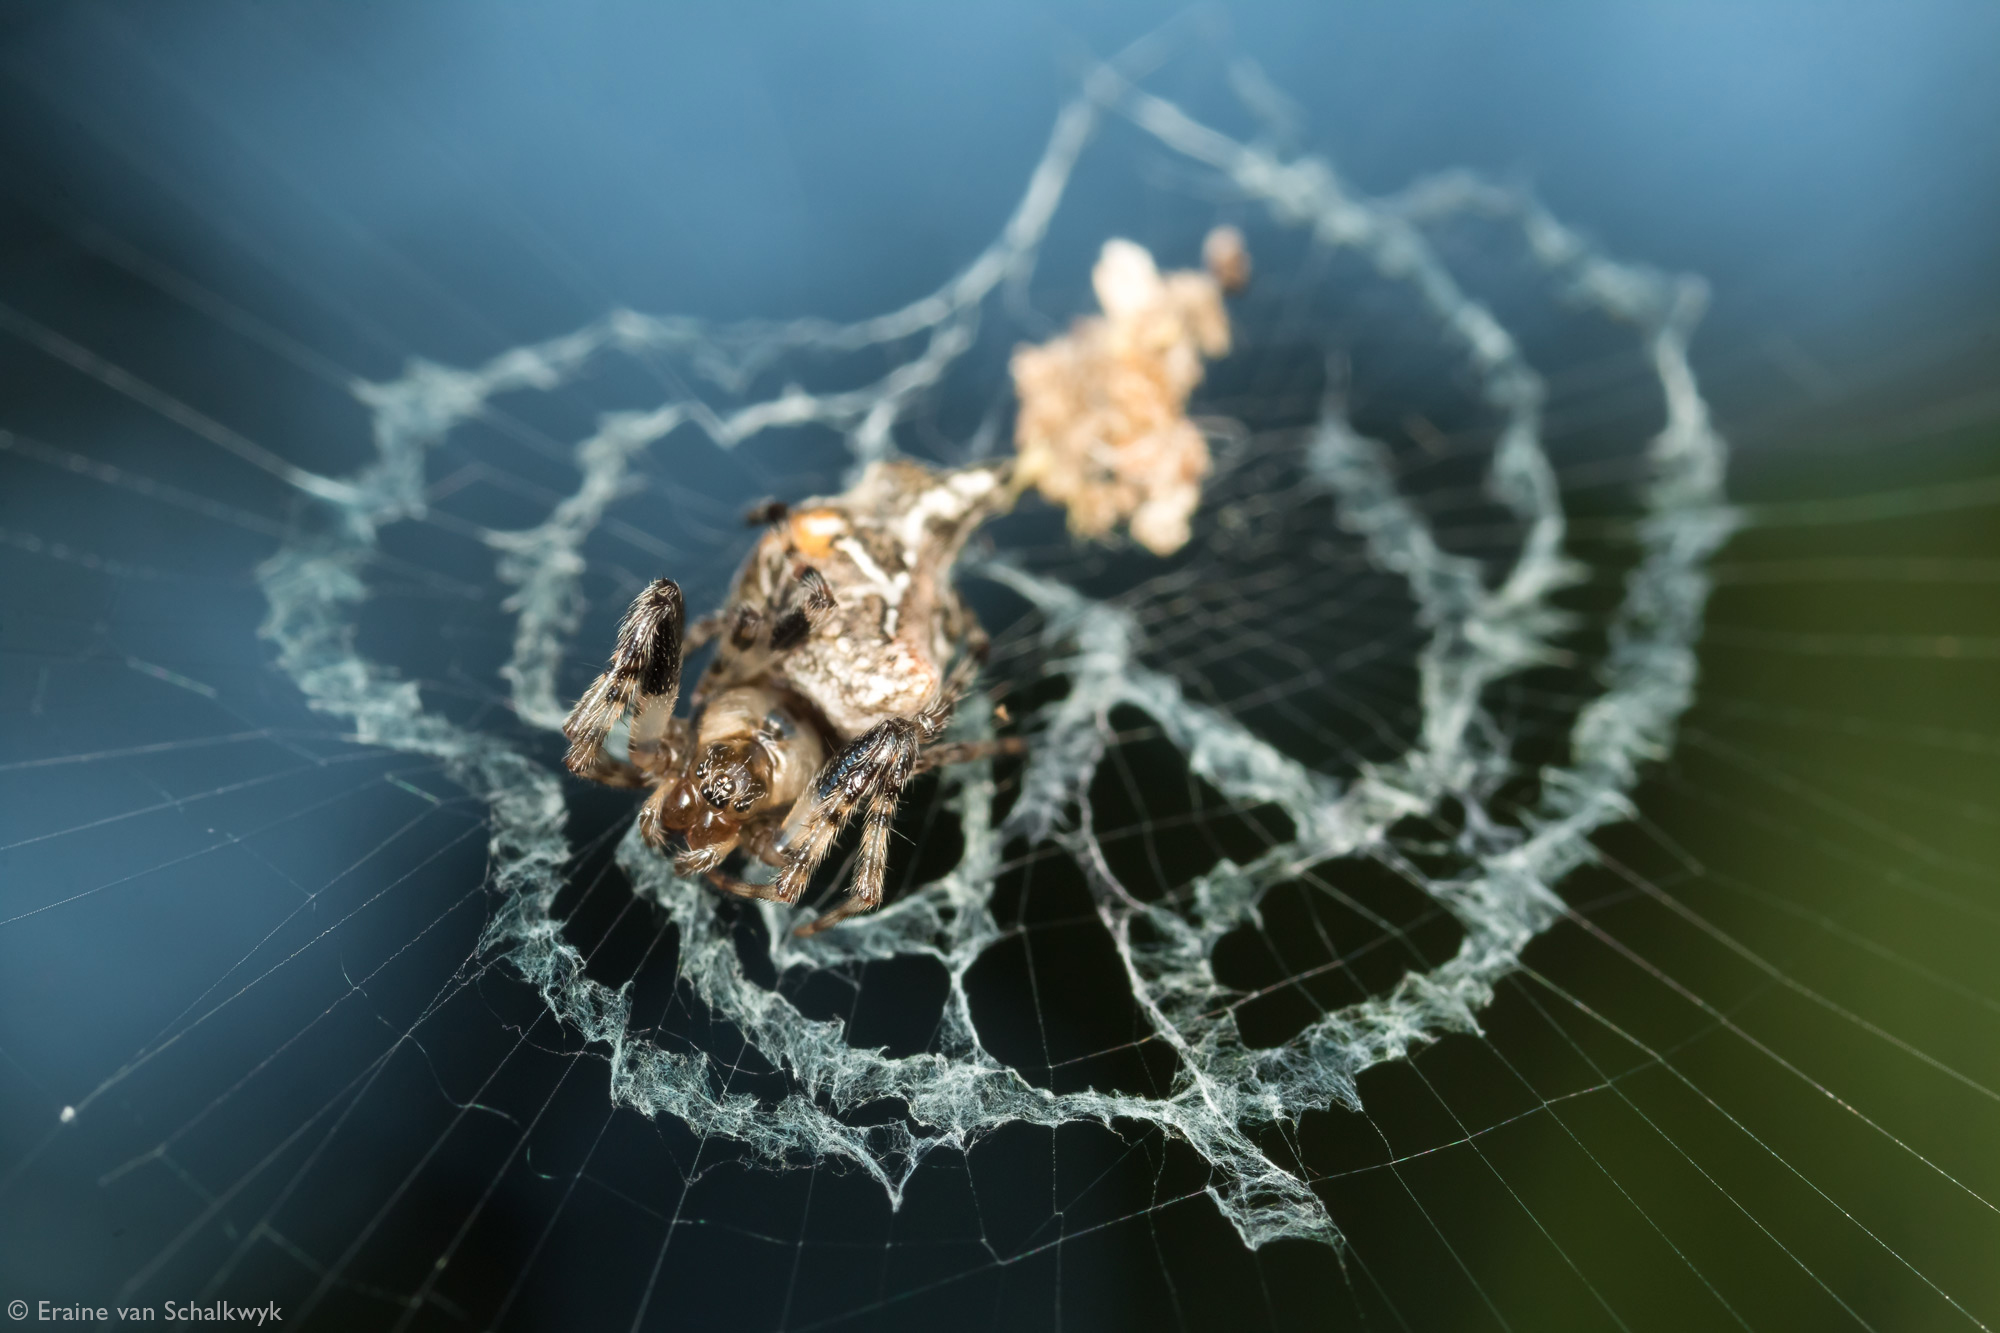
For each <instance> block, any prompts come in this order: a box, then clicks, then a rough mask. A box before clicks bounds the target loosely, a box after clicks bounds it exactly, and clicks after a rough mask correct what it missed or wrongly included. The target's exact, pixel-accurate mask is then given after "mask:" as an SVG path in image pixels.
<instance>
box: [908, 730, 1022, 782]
mask: <svg viewBox="0 0 2000 1333" xmlns="http://www.w3.org/2000/svg"><path fill="white" fill-rule="evenodd" d="M1027 748H1028V743H1027V741H1025V740H1023V739H1022V738H1021V737H1019V736H996V737H995V738H993V739H992V740H986V741H954V742H952V743H951V744H950V745H933V746H932V747H931V748H930V749H928V750H925V751H924V752H923V753H922V754H920V755H918V756H917V766H916V768H915V770H914V771H913V773H912V776H915V774H916V773H928V772H930V771H931V770H932V769H934V768H946V767H949V766H950V765H952V764H969V763H971V762H972V761H973V760H975V759H985V758H987V757H988V756H990V755H1001V754H1020V753H1021V752H1023V751H1024V750H1026V749H1027Z"/></svg>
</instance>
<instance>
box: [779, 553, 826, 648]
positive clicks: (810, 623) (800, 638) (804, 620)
mask: <svg viewBox="0 0 2000 1333" xmlns="http://www.w3.org/2000/svg"><path fill="white" fill-rule="evenodd" d="M794 586H795V587H796V588H797V589H798V590H799V594H800V595H799V597H798V600H797V601H796V602H795V603H794V604H793V605H791V606H789V607H787V608H786V609H785V610H784V611H783V612H781V613H780V614H779V616H778V618H777V620H776V621H774V622H773V623H772V625H771V649H772V651H773V652H780V653H786V652H790V651H791V650H792V649H794V648H796V647H798V646H799V645H800V644H802V643H804V642H805V641H806V639H807V637H808V636H809V635H811V633H812V632H813V629H814V628H815V627H816V626H818V624H819V623H820V622H821V621H822V620H825V619H826V615H827V612H829V611H831V610H833V607H834V601H833V589H831V588H829V587H827V586H826V576H825V575H823V574H821V573H820V572H819V571H818V570H817V569H814V568H813V567H812V566H811V565H807V566H805V567H804V568H803V569H801V570H799V571H798V579H797V583H796V584H795V585H794ZM788 600H789V599H788Z"/></svg>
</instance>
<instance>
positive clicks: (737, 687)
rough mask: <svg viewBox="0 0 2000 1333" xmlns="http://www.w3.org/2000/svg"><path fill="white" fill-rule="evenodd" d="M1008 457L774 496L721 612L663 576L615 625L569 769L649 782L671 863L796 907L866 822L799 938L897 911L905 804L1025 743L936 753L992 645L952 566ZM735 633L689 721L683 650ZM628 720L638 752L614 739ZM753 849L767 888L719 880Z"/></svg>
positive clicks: (575, 731)
mask: <svg viewBox="0 0 2000 1333" xmlns="http://www.w3.org/2000/svg"><path fill="white" fill-rule="evenodd" d="M1016 493H1017V492H1016V490H1015V488H1014V486H1013V485H1012V484H1011V481H1010V468H1009V466H1007V465H1004V464H1003V465H999V466H990V465H983V466H974V467H966V468H960V469H957V470H954V471H946V472H940V471H937V470H935V469H932V468H930V467H927V466H925V465H923V464H921V463H915V462H910V461H904V460H892V461H886V462H877V463H874V464H871V465H870V466H869V467H868V469H867V470H866V471H865V472H864V473H863V474H862V477H861V479H860V481H859V482H858V483H856V484H855V485H854V486H853V488H851V489H850V490H848V491H846V492H845V493H844V494H841V495H837V496H832V497H829V498H823V499H814V500H808V501H806V502H805V503H804V504H803V505H800V506H798V507H796V508H792V507H788V506H785V505H783V504H780V503H777V502H772V503H770V504H767V505H764V506H761V507H759V508H758V509H756V510H753V511H752V512H751V514H750V515H749V516H748V518H749V521H751V522H752V523H754V524H760V525H762V526H763V527H764V528H765V531H764V535H763V537H762V538H761V539H760V540H759V541H758V543H757V545H756V547H755V548H754V549H752V551H751V552H750V556H749V559H748V560H746V561H745V562H744V565H743V568H742V569H741V570H740V571H738V573H737V575H736V581H735V583H734V585H733V586H732V587H731V589H730V593H729V600H728V602H727V604H726V605H725V606H724V607H723V609H722V610H721V611H719V612H717V613H715V614H714V615H710V616H707V617H704V618H702V619H701V620H698V621H696V622H694V624H692V625H689V626H687V628H686V632H685V633H683V632H682V618H683V613H684V607H683V604H682V599H681V590H680V587H679V585H678V584H676V583H675V582H674V581H673V580H672V579H664V578H663V579H659V580H656V581H655V582H654V583H652V584H650V585H649V586H648V587H647V588H646V589H645V591H643V592H641V593H640V594H639V596H638V597H637V598H636V599H635V600H634V601H633V603H632V606H631V609H630V610H629V611H627V612H626V614H625V619H624V622H623V624H621V625H620V627H619V630H618V645H617V648H616V650H615V651H614V652H613V653H612V657H611V665H610V668H609V669H608V670H607V671H605V672H604V674H603V675H601V676H599V677H598V678H597V680H596V682H595V683H593V684H592V685H591V687H590V688H589V689H588V690H587V691H585V692H584V695H583V697H582V698H581V699H579V700H578V701H577V704H576V707H575V708H573V709H572V710H571V711H570V714H569V717H568V719H567V720H566V721H565V722H564V723H563V734H564V735H565V736H567V737H568V738H569V742H570V747H569V754H568V756H567V763H568V765H569V768H570V771H571V772H573V773H575V774H577V775H578V776H580V777H584V778H589V779H591V780H593V781H596V782H602V783H605V784H607V785H609V786H614V787H647V786H650V787H652V788H653V791H652V794H651V795H650V796H649V797H648V798H647V800H646V803H645V805H644V806H642V807H641V809H640V811H639V832H640V834H641V836H643V837H644V838H645V840H646V841H647V842H648V843H649V844H650V845H652V846H653V847H654V848H655V849H657V850H659V851H661V852H668V851H670V850H671V848H670V835H678V836H679V838H680V840H681V841H682V842H683V843H684V849H683V850H681V851H680V852H679V853H678V854H676V855H675V856H674V865H675V868H676V869H678V870H679V871H680V872H681V873H682V874H684V875H696V874H700V875H705V876H706V877H707V878H708V879H709V881H710V882H711V883H713V884H714V885H715V886H716V887H718V888H720V889H722V890H724V891H725V892H728V893H733V894H736V895H737V896H739V897H745V898H761V899H769V900H774V901H777V902H781V903H787V904H790V903H796V902H798V900H799V897H800V895H801V894H802V893H804V891H805V888H806V885H807V883H808V881H810V880H811V878H812V875H813V871H814V870H815V869H817V868H818V866H819V864H820V863H821V862H822V861H823V860H824V859H825V858H826V854H827V852H828V851H829V850H830V849H831V848H832V846H833V842H834V839H835V837H836V836H837V835H838V834H839V832H840V830H841V828H842V827H844V826H845V825H846V823H847V822H848V820H850V819H852V818H853V817H854V816H855V815H856V814H857V813H859V814H862V817H863V819H864V824H863V832H862V837H861V848H860V853H859V856H858V858H857V860H856V863H855V871H854V878H853V885H852V888H851V890H850V891H849V894H848V896H847V898H846V899H845V900H844V901H843V902H841V903H840V904H838V905H837V906H835V907H833V908H832V909H831V910H829V911H827V912H825V913H824V914H822V915H821V916H820V917H819V918H818V919H817V920H815V921H811V922H808V923H807V924H805V925H803V926H801V927H799V928H798V931H797V933H798V934H800V935H810V934H813V933H815V932H817V931H820V930H824V929H826V928H827V927H828V926H831V925H833V924H835V923H836V922H839V921H843V920H845V919H847V918H848V917H851V916H855V915H858V914H860V913H863V912H869V911H873V910H874V909H875V908H876V907H879V906H880V905H881V902H882V881H883V875H884V872H885V871H886V869H887V863H888V852H889V832H890V828H891V822H892V820H893V818H894V815H895V812H896V804H897V801H898V800H899V799H900V798H901V796H902V793H903V789H904V787H905V786H906V785H907V784H908V783H909V781H910V779H911V778H912V777H914V776H915V775H916V774H918V773H920V772H923V771H925V770H927V769H931V768H936V767H939V766H941V765H944V764H949V763H956V762H961V761H964V760H967V759H973V758H977V757H980V756H982V755H987V754H994V753H1002V752H1013V751H1018V749H1019V748H1020V744H1019V741H1018V740H1014V739H1010V740H1001V741H984V742H969V743H961V744H955V745H939V744H937V741H938V740H939V738H940V737H941V736H942V735H943V733H944V730H945V727H946V726H947V724H948V723H949V722H950V721H951V718H952V714H953V711H954V710H955V709H956V707H957V706H958V703H959V700H960V699H961V698H962V697H963V696H964V694H965V692H966V690H967V689H968V688H969V687H970V686H971V684H972V681H973V678H974V677H975V676H976V675H977V673H978V670H979V664H980V662H981V661H982V660H983V658H984V656H985V653H986V646H987V641H986V636H985V634H984V632H983V631H982V630H981V629H980V628H979V625H978V624H977V622H976V621H974V619H973V618H972V615H971V613H970V612H969V611H967V610H966V608H965V606H964V605H963V604H962V603H961V602H960V601H959V598H958V594H957V592H956V591H955V590H954V588H953V587H952V583H951V570H952V566H953V564H954V563H955V562H956V561H957V559H958V554H959V551H960V549H961V548H962V547H963V546H964V545H965V541H966V539H967V538H968V537H970V536H971V535H972V533H973V531H974V530H975V529H976V528H978V527H979V525H980V524H982V523H984V522H985V521H986V520H987V519H988V518H991V517H992V516H994V515H995V514H997V513H1000V512H1002V511H1003V510H1005V509H1007V508H1008V507H1010V506H1011V505H1012V504H1013V501H1014V498H1015V495H1016ZM718 637H719V638H720V640H721V644H720V647H719V648H718V650H717V652H716V655H715V658H714V660H713V661H712V662H710V663H709V665H708V668H707V670H706V671H704V672H703V673H702V676H701V679H700V681H699V682H698V683H697V684H696V686H695V690H694V693H693V695H692V696H691V698H690V699H689V712H688V715H687V716H686V717H676V716H674V701H675V697H676V695H677V694H678V693H679V688H680V673H681V661H682V658H683V657H684V656H685V655H686V654H688V653H692V652H694V651H695V650H696V649H698V648H700V647H701V646H703V645H704V644H706V643H708V642H709V641H711V640H713V639H716V638H718ZM621 718H623V719H629V721H628V727H627V732H626V755H627V757H626V758H623V759H620V758H618V757H616V756H615V755H613V754H611V753H609V752H608V751H607V750H606V742H607V741H608V740H609V739H610V737H611V732H612V729H613V728H614V727H615V726H616V725H617V723H618V722H619V721H620V719H621ZM738 850H741V851H742V852H744V853H745V854H746V855H748V856H752V857H755V858H757V859H758V860H761V861H763V862H765V863H766V864H768V865H771V866H775V867H777V872H778V873H777V875H776V877H775V878H774V879H773V880H772V882H771V883H769V884H754V883H750V882H747V881H745V880H742V879H738V878H734V877H732V876H728V875H724V874H722V873H721V867H722V865H723V862H724V861H725V860H726V859H727V858H728V857H729V856H730V854H731V853H732V852H735V851H738Z"/></svg>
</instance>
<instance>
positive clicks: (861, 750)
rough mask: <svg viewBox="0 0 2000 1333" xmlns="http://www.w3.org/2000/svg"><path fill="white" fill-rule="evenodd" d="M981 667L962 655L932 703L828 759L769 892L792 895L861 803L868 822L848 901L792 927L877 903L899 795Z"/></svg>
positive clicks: (808, 931)
mask: <svg viewBox="0 0 2000 1333" xmlns="http://www.w3.org/2000/svg"><path fill="white" fill-rule="evenodd" d="M978 674H979V663H978V661H977V659H976V658H975V657H973V656H971V655H966V656H962V657H960V658H959V660H958V664H957V665H956V666H955V667H953V668H952V672H951V675H950V676H948V677H947V678H946V679H945V681H944V684H943V686H942V687H941V688H940V689H939V690H938V694H937V698H936V699H935V700H933V701H932V702H931V703H930V705H929V706H927V707H925V708H924V709H923V710H922V711H921V712H918V713H916V714H914V715H912V716H910V717H892V718H888V719H887V720H885V721H882V722H878V723H876V724H875V725H874V726H872V727H870V728H869V729H868V730H867V731H865V732H863V733H862V734H861V735H860V736H858V737H857V738H855V739H854V740H853V741H851V742H849V743H848V744H847V745H846V746H845V747H843V748H842V749H841V750H840V751H839V753H837V754H835V755H834V756H833V758H831V759H829V760H827V762H826V767H824V768H822V769H821V770H820V772H819V779H818V781H817V782H816V783H815V784H814V787H813V792H812V796H813V803H812V805H811V807H809V808H808V809H807V811H806V813H805V815H804V817H803V818H802V819H801V818H800V817H799V816H797V815H794V816H793V818H794V819H796V820H798V823H797V826H796V828H793V829H790V830H788V831H789V832H791V833H792V837H791V840H790V845H789V846H787V847H786V848H785V852H784V857H785V862H784V865H783V867H782V868H780V870H779V871H778V878H777V879H776V880H775V881H774V882H773V883H772V885H771V893H770V894H769V896H770V897H771V898H773V899H775V900H777V901H778V902H783V903H795V902H797V901H798V900H799V898H800V896H801V895H803V894H804V893H805V890H806V884H807V883H808V882H809V881H810V880H811V879H812V876H813V872H814V871H815V870H817V869H819V864H820V862H822V861H824V860H825V859H826V854H827V852H828V851H830V850H831V849H832V847H833V840H834V839H835V838H836V837H837V836H839V833H840V830H841V829H842V828H843V827H845V825H846V824H847V821H848V820H850V819H852V818H853V817H854V816H855V814H856V813H857V812H858V811H860V810H861V809H862V807H863V806H864V805H865V806H866V807H867V815H866V820H867V822H866V824H865V825H864V826H863V828H862V832H861V850H860V855H859V856H858V857H857V858H856V860H855V865H854V880H853V884H852V886H851V887H850V888H849V890H848V896H847V899H846V901H844V902H842V903H841V904H840V905H838V906H837V907H834V908H833V909H831V910H830V911H828V912H826V913H824V914H822V915H821V916H820V917H819V918H818V919H817V920H815V921H809V922H807V923H806V924H805V925H803V926H800V927H799V928H798V929H797V930H796V931H795V932H793V933H794V934H798V935H812V934H816V933H818V932H819V931H822V930H825V929H826V928H827V927H828V926H831V925H834V924H835V923H837V922H840V921H845V920H846V919H847V918H848V917H850V916H856V915H858V914H860V913H862V912H871V911H873V910H874V909H875V908H877V907H879V906H881V904H882V885H883V880H884V879H885V878H886V876H887V872H888V868H889V833H890V831H891V829H892V828H893V827H894V824H895V817H896V803H897V802H898V801H900V800H901V799H902V796H903V788H904V787H905V786H906V785H907V784H908V783H909V780H910V778H911V777H912V776H914V775H915V774H916V772H917V771H918V764H919V759H920V755H921V753H922V751H923V750H924V748H925V747H926V746H928V745H930V744H931V743H932V742H933V741H935V740H937V738H938V737H939V736H942V735H943V734H944V729H945V727H946V726H947V725H948V724H949V723H950V721H951V715H952V712H953V711H954V710H955V709H956V708H957V707H958V701H959V699H960V698H961V697H963V695H964V694H965V691H966V690H967V689H968V688H970V687H971V685H972V682H973V679H974V677H976V676H977V675H978ZM968 757H970V756H968ZM760 896H761V895H760Z"/></svg>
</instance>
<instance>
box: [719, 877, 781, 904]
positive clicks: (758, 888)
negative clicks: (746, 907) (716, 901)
mask: <svg viewBox="0 0 2000 1333" xmlns="http://www.w3.org/2000/svg"><path fill="white" fill-rule="evenodd" d="M704 878H706V879H707V880H708V882H709V883H710V884H711V885H713V886H714V887H715V888H718V889H720V890H722V891H723V892H724V893H726V894H728V895H730V896H731V897H732V898H749V899H752V900H753V901H758V902H769V901H771V900H773V899H776V898H777V897H778V891H777V890H776V889H774V888H772V887H771V886H770V885H769V884H752V883H751V882H750V881H749V880H747V879H737V878H736V877H735V876H734V875H725V874H723V873H722V872H721V871H720V870H711V871H709V872H708V874H707V875H706V876H704Z"/></svg>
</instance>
